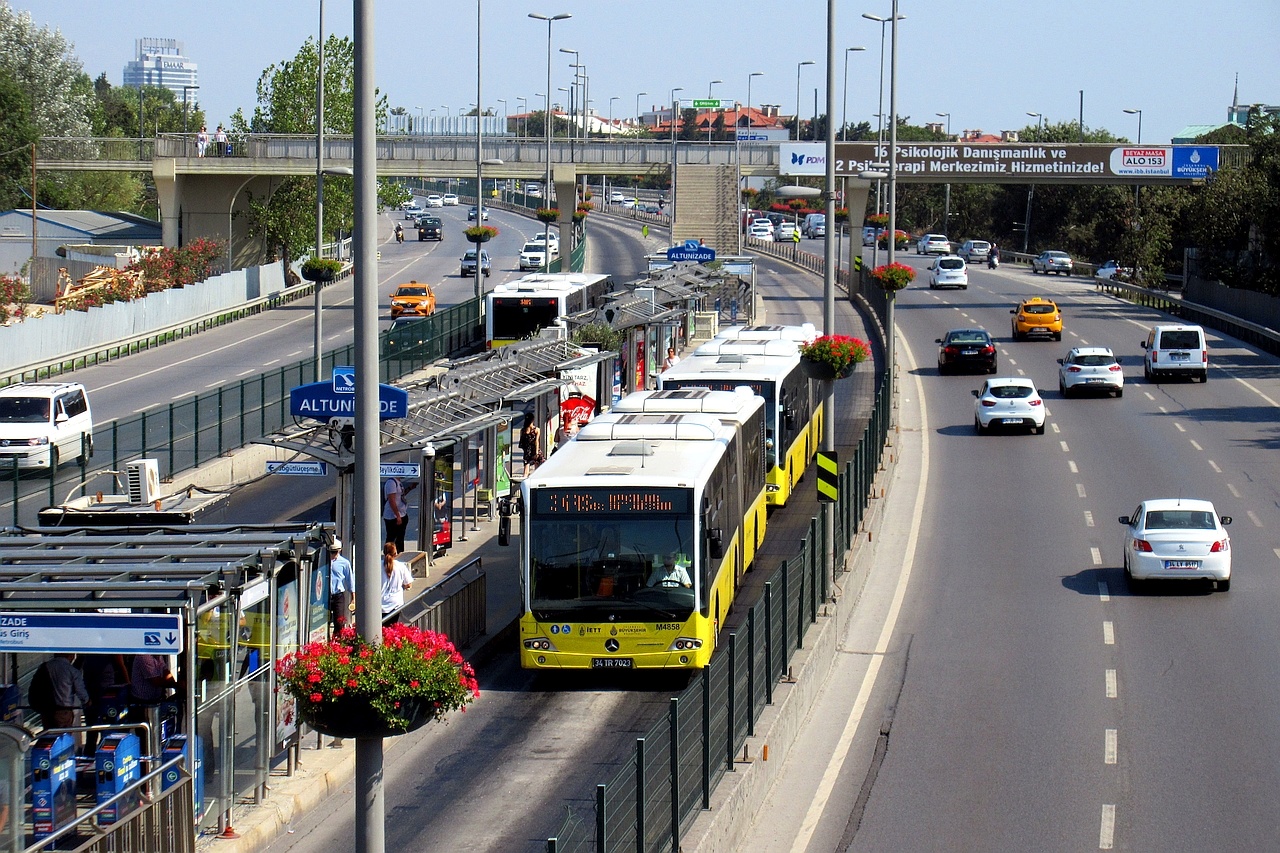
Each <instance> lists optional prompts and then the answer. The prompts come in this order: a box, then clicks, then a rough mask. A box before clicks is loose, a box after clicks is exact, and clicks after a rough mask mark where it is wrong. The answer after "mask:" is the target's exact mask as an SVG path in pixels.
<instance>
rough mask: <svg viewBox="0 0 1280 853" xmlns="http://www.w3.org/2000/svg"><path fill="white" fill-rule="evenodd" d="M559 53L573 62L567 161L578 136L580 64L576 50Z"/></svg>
mask: <svg viewBox="0 0 1280 853" xmlns="http://www.w3.org/2000/svg"><path fill="white" fill-rule="evenodd" d="M560 52H561V53H568V54H572V55H573V62H571V63H569V67H570V68H572V69H573V82H572V83H571V84H569V152H570V158H569V159H570V160H572V159H573V156H572V153H573V141H574V139H576V138H577V136H578V110H577V99H576V97H575V95H576V93H577V90H578V69H579V67H580V66H579V62H581V60H580V59H579V58H578V51H576V50H570V49H569V48H567V47H562V48H560Z"/></svg>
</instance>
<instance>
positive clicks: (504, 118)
mask: <svg viewBox="0 0 1280 853" xmlns="http://www.w3.org/2000/svg"><path fill="white" fill-rule="evenodd" d="M494 100H495V101H497V102H498V103H500V104H502V135H503V136H506V135H507V122H508V121H509V119H508V117H507V99H506V98H494Z"/></svg>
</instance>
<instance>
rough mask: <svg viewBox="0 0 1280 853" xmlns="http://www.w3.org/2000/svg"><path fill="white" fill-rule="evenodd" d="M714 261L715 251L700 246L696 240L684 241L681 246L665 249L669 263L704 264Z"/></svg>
mask: <svg viewBox="0 0 1280 853" xmlns="http://www.w3.org/2000/svg"><path fill="white" fill-rule="evenodd" d="M715 259H716V250H715V249H712V248H710V247H708V246H704V245H702V244H701V243H700V242H698V241H697V240H685V241H684V245H683V246H672V247H671V248H670V249H667V260H669V261H695V262H697V263H700V264H705V263H708V262H710V261H714V260H715Z"/></svg>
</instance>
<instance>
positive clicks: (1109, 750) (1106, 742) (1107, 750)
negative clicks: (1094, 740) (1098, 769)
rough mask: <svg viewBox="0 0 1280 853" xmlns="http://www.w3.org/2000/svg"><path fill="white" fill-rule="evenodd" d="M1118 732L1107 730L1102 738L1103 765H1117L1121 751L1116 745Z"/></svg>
mask: <svg viewBox="0 0 1280 853" xmlns="http://www.w3.org/2000/svg"><path fill="white" fill-rule="evenodd" d="M1117 735H1118V732H1117V731H1116V730H1115V729H1107V730H1106V732H1105V733H1104V734H1103V738H1102V763H1103V764H1115V763H1116V753H1117V752H1118V751H1119V750H1118V747H1117V745H1116V741H1117V739H1118V738H1117Z"/></svg>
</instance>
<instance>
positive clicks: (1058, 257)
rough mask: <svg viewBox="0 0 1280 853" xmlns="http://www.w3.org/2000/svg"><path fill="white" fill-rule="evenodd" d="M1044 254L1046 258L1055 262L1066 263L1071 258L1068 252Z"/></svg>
mask: <svg viewBox="0 0 1280 853" xmlns="http://www.w3.org/2000/svg"><path fill="white" fill-rule="evenodd" d="M1044 254H1045V257H1046V258H1049V259H1050V260H1053V261H1065V260H1067V259H1069V258H1070V257H1071V256H1070V255H1068V254H1067V253H1066V252H1045V253H1044Z"/></svg>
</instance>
